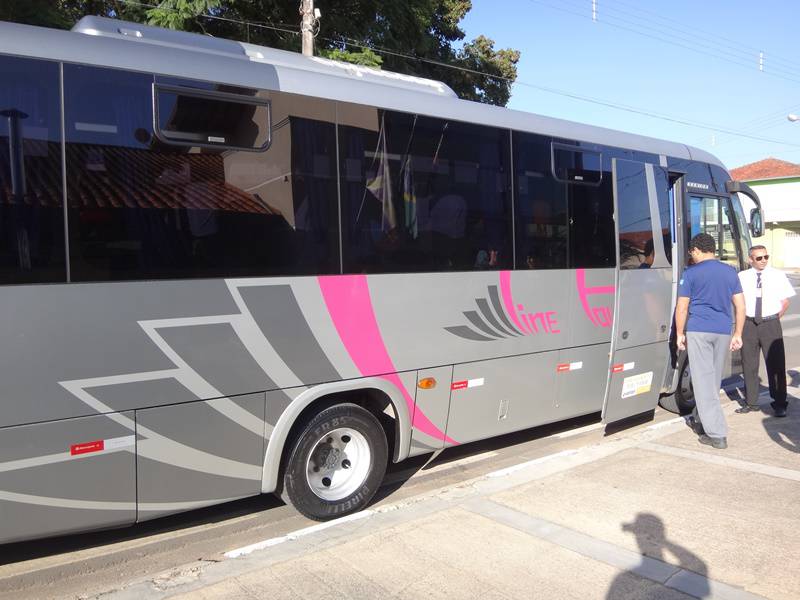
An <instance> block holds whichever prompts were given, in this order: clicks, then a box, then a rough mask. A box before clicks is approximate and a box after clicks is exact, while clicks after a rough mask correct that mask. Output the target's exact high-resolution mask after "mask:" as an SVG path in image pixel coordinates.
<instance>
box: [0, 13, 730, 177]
mask: <svg viewBox="0 0 800 600" xmlns="http://www.w3.org/2000/svg"><path fill="white" fill-rule="evenodd" d="M0 54H11V55H18V56H29V57H33V58H41V59H49V60H58V61H64V62H68V63H78V64H87V65H96V66H102V67H111V68H120V69H128V70H131V71H138V72H145V73H157V74H162V75H170V76H175V77H186V78H191V79H198V80H203V81H210V82H215V83H225V84H228V85H238V86H242V87H250V88H259V89H268V90H275V91H283V92H289V93H293V94H302V95H306V96H315V97H319V98H326V99H330V100H337V101H342V102H352V103H356V104H367V105H370V106H377V107H381V108H386V109H390V110H397V111H403V112H414V113H420V114H425V115H429V116H433V117H440V118H447V119H454V120H458V121H466V122H472V123H479V124H482V125H490V126H494V127H501V128H505V129H513V130H517V131H529V132H535V133H539V134H543V135H549V136H553V137H559V138H565V139H574V140H580V141H582V142H588V143H596V144H603V145H609V146H617V147H621V148H628V149H632V150H638V151H642V152H648V153H652V154H657V155H664V156H671V157H675V158H683V159H691V160H697V161H701V162H706V163H710V164H715V165H719V166H721V167H723V168H724V166H723V165H722V163H721V162H720V161H719V159H717V158H716V157H715V156H713V155H712V154H710V153H708V152H705V151H703V150H699V149H697V148H693V147H690V146H686V145H684V144H679V143H676V142H669V141H665V140H659V139H656V138H650V137H645V136H640V135H635V134H631V133H625V132H621V131H616V130H613V129H606V128H602V127H595V126H592V125H586V124H582V123H575V122H571V121H566V120H563V119H555V118H552V117H545V116H541V115H536V114H532V113H527V112H522V111H517V110H512V109H507V108H503V107H498V106H491V105H487V104H481V103H478V102H471V101H467V100H461V99H458V98H457V97H456V94H455V93H454V92H453V90H452V89H450V88H449V87H448V86H447V85H445V84H444V83H441V82H438V81H433V80H430V79H424V78H421V77H411V76H408V75H401V74H399V73H392V72H389V71H381V70H377V69H369V68H366V67H360V66H357V65H352V64H349V63H342V62H337V61H332V60H328V59H324V58H319V57H307V56H303V55H301V54H298V53H295V52H287V51H283V50H276V49H274V48H266V47H263V46H256V45H253V44H247V43H244V42H236V41H232V40H224V39H219V38H214V37H210V36H204V35H200V34H195V33H187V32H179V31H171V30H166V29H161V28H158V27H150V26H147V25H141V24H139V23H129V22H126V21H119V20H115V19H108V18H104V17H84V18H83V19H81V20H80V21H79V22H78V23H77V24H76V25H75V27H74V28H73V30H72V31H64V30H59V29H48V28H43V27H33V26H29V25H20V24H16V23H5V22H0Z"/></svg>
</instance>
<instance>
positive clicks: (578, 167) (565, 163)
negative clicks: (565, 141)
mask: <svg viewBox="0 0 800 600" xmlns="http://www.w3.org/2000/svg"><path fill="white" fill-rule="evenodd" d="M553 173H554V174H555V176H556V179H558V180H559V181H565V182H567V183H578V184H580V183H586V184H592V185H597V184H599V183H600V181H601V179H602V177H603V167H602V157H601V155H600V153H599V152H593V151H591V150H576V149H575V148H570V147H566V146H562V145H559V144H553Z"/></svg>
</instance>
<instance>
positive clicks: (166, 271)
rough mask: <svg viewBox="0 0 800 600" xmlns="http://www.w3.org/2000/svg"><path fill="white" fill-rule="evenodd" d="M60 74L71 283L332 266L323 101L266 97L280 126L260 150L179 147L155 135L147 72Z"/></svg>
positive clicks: (328, 109) (330, 153) (327, 121)
mask: <svg viewBox="0 0 800 600" xmlns="http://www.w3.org/2000/svg"><path fill="white" fill-rule="evenodd" d="M64 79H65V82H64V86H65V87H64V94H65V121H66V131H67V191H68V203H69V204H68V205H69V225H70V254H71V265H72V273H73V279H75V280H81V281H87V280H88V281H98V280H100V281H102V280H119V279H150V278H154V279H160V278H187V277H223V276H226V277H235V276H257V275H279V274H311V273H331V272H336V271H338V263H339V257H338V239H337V236H336V234H335V229H334V228H332V227H331V224H333V227H335V224H336V222H337V220H336V204H337V203H336V182H335V179H334V176H335V167H334V164H335V163H334V161H335V150H334V149H335V132H334V125H333V108H332V106H331V105H330V104H327V103H323V102H320V101H316V100H311V99H299V100H297V99H293V98H292V97H289V96H288V95H285V94H269V98H267V97H265V98H264V100H269V101H270V102H271V104H272V110H273V114H274V115H278V114H280V121H281V122H280V128H279V131H278V132H275V135H274V139H273V143H272V146H271V147H270V149H269V150H268V151H266V152H263V153H254V152H245V151H230V150H227V151H222V150H220V149H210V148H200V147H196V146H192V147H178V146H174V145H171V144H165V143H164V142H161V141H160V140H158V138H156V137H155V136H154V135H153V131H152V123H153V114H152V91H151V90H152V80H153V78H152V76H146V75H141V74H135V73H126V72H122V71H114V70H110V69H96V68H89V67H77V66H71V65H67V66H65V69H64ZM252 93H253V94H255V92H252ZM259 94H260V95H263V96H266V94H264V93H259ZM224 116H225V115H224V113H221V114H219V115H217V116H216V117H215V118H216V119H218V120H220V119H222V120H224ZM237 118H238V117H237ZM182 123H183V124H184V125H185V129H191V127H190V126H189V125H186V121H182ZM87 124H88V125H89V126H88V127H87ZM240 124H241V123H240V122H238V124H234V125H233V126H229V128H228V129H225V127H226V125H225V124H224V123H222V124H221V125H219V127H220V129H219V130H220V131H228V130H234V131H235V130H236V129H237V127H238V126H239V125H240ZM251 124H252V125H253V126H254V127H258V128H266V127H267V126H268V123H267V122H266V121H264V122H263V123H262V122H258V123H256V122H255V121H252V120H251ZM182 126H183V125H182ZM215 130H216V129H215ZM251 133H253V132H251ZM248 139H249V138H248ZM252 139H254V140H259V139H266V134H265V133H264V132H261V131H259V132H255V133H254V134H253V137H252Z"/></svg>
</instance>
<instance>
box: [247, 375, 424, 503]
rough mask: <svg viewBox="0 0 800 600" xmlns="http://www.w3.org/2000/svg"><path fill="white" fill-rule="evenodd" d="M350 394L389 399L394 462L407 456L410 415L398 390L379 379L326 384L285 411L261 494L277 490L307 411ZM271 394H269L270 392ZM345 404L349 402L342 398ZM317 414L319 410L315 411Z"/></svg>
mask: <svg viewBox="0 0 800 600" xmlns="http://www.w3.org/2000/svg"><path fill="white" fill-rule="evenodd" d="M348 392H373V393H374V392H378V393H380V394H383V395H384V396H386V398H387V399H388V402H389V404H390V405H391V407H392V410H394V415H395V439H394V452H393V456H392V460H393V461H394V462H400V461H401V460H404V459H405V458H407V457H408V452H409V447H410V445H411V414H409V407H408V405H407V403H406V400H405V398H404V397H403V394H402V392H401V391H400V390H399V389H397V387H396V386H395V385H394V384H392V383H390V382H389V381H387V380H386V379H382V378H380V377H367V378H364V379H358V380H350V381H338V382H334V383H324V384H321V385H316V386H314V387H311V388H309V389H307V390H305V391H304V392H302V393H301V394H300V395H299V396H297V397H296V398H295V399H294V400H293V401H292V402H291V404H289V406H288V407H286V410H284V411H283V413H282V414H281V416H280V418H279V419H278V422H277V423H276V424H275V428H274V429H273V431H272V435H270V438H269V441H268V443H267V449H266V452H265V453H264V465H263V468H262V475H261V491H262V493H265V494H266V493H271V492H274V491H276V490H277V489H278V484H279V477H280V471H281V460H282V458H283V454H284V451H285V449H286V442H287V441H288V440H289V435H290V433H291V432H292V428H293V427H294V425H295V424H296V423H297V422H298V419H299V418H301V416H303V415H304V414H307V412H306V411H307V409H309V408H312V407H313V406H315V405H318V406H319V410H324V408H327V407H328V406H331V405H333V404H338V403H339V402H330V401H331V400H332V399H334V398H335V397H336V396H337V395H340V394H346V393H348ZM268 393H269V392H268ZM341 401H342V402H346V401H347V400H346V399H342V400H341ZM314 412H316V411H314Z"/></svg>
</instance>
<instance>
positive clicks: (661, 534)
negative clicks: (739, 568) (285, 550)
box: [606, 513, 711, 600]
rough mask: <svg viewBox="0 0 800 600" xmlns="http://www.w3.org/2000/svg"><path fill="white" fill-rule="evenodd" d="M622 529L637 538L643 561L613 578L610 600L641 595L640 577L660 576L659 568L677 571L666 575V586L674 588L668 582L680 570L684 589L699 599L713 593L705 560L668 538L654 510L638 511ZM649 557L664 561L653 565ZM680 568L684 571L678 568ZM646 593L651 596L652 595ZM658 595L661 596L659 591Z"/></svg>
mask: <svg viewBox="0 0 800 600" xmlns="http://www.w3.org/2000/svg"><path fill="white" fill-rule="evenodd" d="M622 530H623V531H628V532H631V533H633V535H634V536H635V537H636V543H637V544H638V546H639V553H640V554H641V555H642V561H641V563H640V564H639V565H637V566H635V567H633V568H632V569H629V570H628V571H625V572H623V573H620V574H619V575H617V576H616V577H615V578H614V581H612V582H611V586H610V587H609V589H608V592H607V594H606V599H607V600H618V599H620V598H639V597H641V595H642V594H643V590H642V588H641V578H646V579H656V580H659V579H660V578H659V577H654V576H653V571H654V569H658V570H660V571H664V570H667V569H669V570H673V569H674V572H673V573H671V574H669V577H666V578H664V579H665V580H666V581H665V584H666V585H667V587H673V586H671V585H669V579H671V578H672V577H674V576H675V575H676V574H677V573H679V572H680V575H681V585H680V591H681V592H684V593H690V594H691V595H692V596H694V597H696V598H707V597H710V596H711V586H710V585H709V582H708V567H707V566H706V563H705V562H703V561H702V560H701V559H700V557H698V556H697V555H696V554H694V553H692V552H690V551H689V550H687V549H686V548H684V547H683V546H681V545H679V544H676V543H675V542H672V541H671V540H668V539H667V537H666V531H665V528H664V522H663V521H662V520H661V519H660V518H659V517H657V516H656V515H654V514H651V513H639V514H637V515H636V519H635V520H634V521H633V522H632V523H623V525H622ZM667 554H669V555H671V556H672V557H673V558H674V559H676V560H677V564H676V563H675V562H674V561H669V560H667V559H666V555H667ZM650 559H655V560H657V561H660V562H661V563H662V564H661V565H658V563H655V564H654V563H653V561H651V560H650ZM671 568H672V569H671ZM678 569H680V570H681V571H678ZM689 588H690V589H689ZM673 589H676V592H675V596H676V597H677V596H678V595H679V594H678V593H677V588H673ZM662 591H663V590H662ZM646 595H647V596H650V594H646ZM656 595H657V596H659V597H660V594H656ZM653 597H656V596H653Z"/></svg>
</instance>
